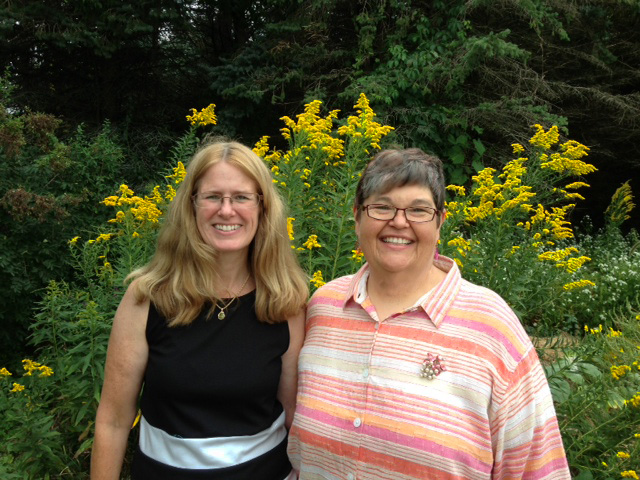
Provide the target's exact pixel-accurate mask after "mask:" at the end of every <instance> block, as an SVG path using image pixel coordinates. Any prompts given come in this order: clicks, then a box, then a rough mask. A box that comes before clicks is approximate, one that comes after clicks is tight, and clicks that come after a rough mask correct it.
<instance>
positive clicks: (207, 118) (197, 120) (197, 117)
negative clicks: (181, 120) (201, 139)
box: [187, 103, 218, 127]
mask: <svg viewBox="0 0 640 480" xmlns="http://www.w3.org/2000/svg"><path fill="white" fill-rule="evenodd" d="M215 108H216V106H215V104H213V103H212V104H210V105H209V106H208V107H205V108H203V109H202V110H201V111H200V112H198V111H197V110H196V109H195V108H192V109H191V115H187V120H188V121H189V122H190V123H191V125H193V126H196V127H204V126H206V125H215V124H217V123H218V119H217V117H216V114H215V111H214V110H215Z"/></svg>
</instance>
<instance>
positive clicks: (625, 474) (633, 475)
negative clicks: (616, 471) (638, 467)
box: [620, 470, 640, 480]
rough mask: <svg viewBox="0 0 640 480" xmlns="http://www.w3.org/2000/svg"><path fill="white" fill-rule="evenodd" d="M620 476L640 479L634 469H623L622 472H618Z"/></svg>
mask: <svg viewBox="0 0 640 480" xmlns="http://www.w3.org/2000/svg"><path fill="white" fill-rule="evenodd" d="M620 476H621V477H622V478H634V479H635V480H640V478H638V474H637V473H636V471H635V470H625V471H623V472H620Z"/></svg>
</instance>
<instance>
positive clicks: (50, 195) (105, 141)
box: [0, 80, 123, 360]
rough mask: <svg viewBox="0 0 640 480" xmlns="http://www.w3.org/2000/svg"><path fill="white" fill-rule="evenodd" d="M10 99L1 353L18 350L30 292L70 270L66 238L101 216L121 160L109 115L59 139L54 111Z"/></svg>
mask: <svg viewBox="0 0 640 480" xmlns="http://www.w3.org/2000/svg"><path fill="white" fill-rule="evenodd" d="M4 81H5V82H6V80H4ZM7 85H8V84H5V85H4V87H7ZM9 104H10V97H7V100H6V103H3V104H2V105H0V112H1V114H0V251H1V252H2V254H0V269H2V271H3V274H4V276H5V279H6V285H7V287H6V289H5V292H4V294H3V300H4V301H3V305H2V306H1V308H0V322H2V323H3V325H5V328H4V329H3V332H2V335H1V336H0V351H2V352H3V353H2V355H0V360H5V358H4V357H3V355H8V354H10V353H15V352H16V351H19V349H20V347H21V344H22V341H23V336H24V334H25V330H26V326H27V320H28V318H29V316H30V314H31V312H30V309H31V308H32V306H33V302H34V301H35V300H36V298H37V294H36V293H35V292H36V291H37V290H39V289H42V288H44V287H45V286H46V285H47V283H48V282H49V281H50V280H52V279H55V278H58V279H67V280H69V279H70V278H71V277H70V276H71V273H72V270H71V268H70V267H69V266H68V265H66V264H65V262H64V258H65V257H66V252H67V245H66V243H67V241H68V240H69V239H70V238H71V237H72V236H73V235H74V234H75V233H76V232H78V231H81V230H84V229H91V228H95V227H94V226H95V225H98V224H100V223H102V222H104V221H105V220H106V216H105V214H104V211H102V210H101V209H100V208H99V206H98V201H99V200H100V199H101V198H103V197H104V196H105V195H106V193H107V192H109V191H111V190H112V189H113V186H114V180H113V179H114V178H116V177H117V176H118V175H119V172H120V169H121V165H122V161H123V154H122V150H121V149H120V147H119V146H118V145H117V144H116V143H114V140H113V139H112V136H113V133H112V130H111V127H110V124H109V123H105V124H104V125H103V127H102V129H101V131H100V132H98V133H97V134H94V135H88V134H86V133H85V132H84V130H83V128H82V127H78V129H77V130H76V131H75V133H73V134H72V135H71V136H69V138H68V139H67V140H61V139H60V138H59V137H58V136H56V132H57V130H58V129H59V127H60V124H61V122H60V120H59V119H56V118H55V117H53V116H51V115H47V114H42V113H34V112H30V111H27V112H24V113H13V112H12V110H11V109H10V108H7V107H6V106H7V105H9Z"/></svg>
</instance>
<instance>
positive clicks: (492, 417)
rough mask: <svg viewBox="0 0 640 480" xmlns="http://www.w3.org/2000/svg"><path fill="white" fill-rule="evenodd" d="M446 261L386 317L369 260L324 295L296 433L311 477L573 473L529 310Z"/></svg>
mask: <svg viewBox="0 0 640 480" xmlns="http://www.w3.org/2000/svg"><path fill="white" fill-rule="evenodd" d="M437 266H438V267H439V268H441V269H442V270H444V271H446V272H448V273H447V276H446V279H445V280H444V281H443V282H442V283H440V284H439V285H438V286H436V287H435V288H434V289H432V290H431V291H430V292H428V293H427V294H425V295H424V296H423V297H422V298H421V299H420V300H419V301H418V302H417V303H416V305H415V306H414V307H412V308H410V309H407V310H405V311H403V312H401V313H398V314H395V315H392V316H391V317H389V318H386V319H379V318H378V316H377V314H376V311H375V308H374V306H373V305H372V304H371V302H370V300H369V298H368V296H367V290H366V280H367V277H368V273H369V272H368V267H367V265H365V266H363V268H362V269H361V270H360V271H359V272H358V273H357V274H356V275H350V276H346V277H342V278H339V279H337V280H334V281H332V282H330V283H328V284H326V285H325V286H323V287H322V288H320V289H319V290H318V291H317V292H316V293H315V294H314V296H313V298H312V299H311V301H310V303H309V307H308V313H307V327H306V328H307V336H306V339H305V344H304V347H303V349H302V351H301V354H300V361H299V374H300V381H299V390H298V400H297V401H298V403H297V408H296V415H295V419H294V422H293V426H292V428H291V432H290V435H289V456H290V458H291V461H292V463H293V466H294V468H295V469H297V470H298V471H299V473H300V478H301V479H303V480H304V479H344V480H356V479H363V480H364V479H388V480H408V479H521V478H524V479H543V478H544V479H568V478H571V477H570V475H569V469H568V466H567V461H566V457H565V452H564V448H563V445H562V439H561V437H560V432H559V429H558V423H557V420H556V415H555V410H554V407H553V400H552V398H551V394H550V392H549V387H548V385H547V381H546V378H545V376H544V372H543V370H542V367H541V365H540V362H539V361H538V357H537V354H536V351H535V349H534V347H533V345H532V344H531V341H530V340H529V337H528V336H527V334H526V332H525V331H524V329H523V327H522V325H521V324H520V322H519V320H518V318H517V317H516V316H515V314H514V313H513V312H512V310H511V309H510V308H509V307H508V305H507V304H506V303H505V302H504V300H503V299H502V298H500V296H498V295H497V294H496V293H494V292H492V291H491V290H488V289H486V288H483V287H479V286H477V285H473V284H472V283H469V282H467V281H466V280H463V279H462V278H461V276H460V272H459V270H458V267H457V265H456V264H455V263H454V262H452V261H451V260H450V259H448V258H446V257H442V256H440V259H439V260H438V261H437ZM440 367H442V368H443V369H442V370H440ZM430 368H431V371H430V372H429V371H426V372H425V369H426V370H429V369H430ZM429 373H430V374H429Z"/></svg>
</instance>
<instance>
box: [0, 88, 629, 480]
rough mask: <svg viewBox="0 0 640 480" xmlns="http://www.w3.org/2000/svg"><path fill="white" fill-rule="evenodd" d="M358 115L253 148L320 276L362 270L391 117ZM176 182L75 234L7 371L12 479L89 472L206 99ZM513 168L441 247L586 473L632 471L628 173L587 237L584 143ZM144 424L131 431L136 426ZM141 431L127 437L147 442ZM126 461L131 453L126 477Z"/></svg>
mask: <svg viewBox="0 0 640 480" xmlns="http://www.w3.org/2000/svg"><path fill="white" fill-rule="evenodd" d="M354 109H355V112H354V114H353V115H349V116H347V117H346V118H345V117H344V116H341V115H340V112H338V111H336V110H332V111H324V110H323V108H322V104H321V102H319V101H312V102H310V103H309V104H307V105H306V106H305V108H304V111H303V112H302V113H300V114H298V115H297V116H296V117H295V120H293V119H291V118H289V117H283V118H282V119H281V120H282V122H283V126H282V128H281V135H282V138H283V140H284V141H285V143H286V145H287V147H286V148H285V149H282V150H281V149H278V148H276V147H273V146H270V144H269V142H270V140H271V139H270V138H269V137H268V136H263V137H261V138H260V140H259V141H258V142H257V144H256V145H255V148H254V151H256V153H258V154H259V155H260V156H262V157H263V158H264V159H265V162H267V164H268V165H270V166H271V171H272V173H273V181H274V183H277V184H278V187H279V188H280V189H281V191H282V193H283V195H284V196H285V197H287V198H288V200H289V202H290V205H291V210H290V214H291V215H292V216H291V217H289V225H288V234H289V238H290V239H291V242H292V248H294V249H296V251H297V252H298V255H299V259H300V262H301V264H302V265H303V266H304V267H305V269H306V270H307V272H308V274H309V277H310V282H311V284H312V286H313V287H318V286H320V285H322V284H323V283H325V281H328V280H329V279H331V278H334V277H337V276H341V275H344V274H348V273H351V272H354V271H355V270H356V269H357V268H358V267H359V266H360V264H361V262H362V260H363V259H362V254H361V253H359V252H358V250H357V249H356V248H355V245H356V243H355V235H354V230H353V217H352V211H351V208H352V201H353V199H352V196H353V194H354V187H355V184H356V183H357V180H358V174H359V172H360V171H361V170H362V168H363V167H364V165H365V164H366V162H367V158H368V157H369V156H370V155H371V154H373V153H374V152H375V151H377V150H378V149H380V148H382V145H384V144H385V143H386V142H387V141H389V140H390V138H389V136H390V135H392V132H393V128H392V127H391V126H386V125H383V124H382V123H380V122H379V121H378V119H377V116H376V114H375V112H374V111H373V110H372V108H371V106H370V105H369V101H368V99H367V97H366V96H365V95H364V94H362V95H360V97H359V99H358V102H357V103H356V104H355V105H354ZM188 118H189V119H190V120H191V122H192V126H191V128H190V130H189V131H188V132H187V133H186V134H185V135H183V136H182V137H181V138H180V139H179V140H178V141H177V142H176V144H175V146H174V148H173V151H172V154H171V155H170V157H169V158H170V160H171V163H172V164H173V165H175V166H174V167H173V169H167V171H166V172H165V175H164V180H163V181H162V182H160V183H159V184H158V185H156V186H149V187H147V188H146V189H143V191H142V193H137V192H136V191H134V190H133V189H131V188H130V187H129V186H128V185H127V184H121V185H120V186H119V187H118V188H114V189H113V191H112V192H111V193H112V195H109V196H107V197H106V198H104V199H102V201H101V202H100V203H101V204H102V207H103V208H102V210H103V212H106V213H108V215H107V216H108V217H110V218H109V219H108V220H106V221H104V222H103V223H101V224H99V225H98V226H97V227H95V228H94V229H93V230H89V231H86V232H85V233H84V234H83V235H76V236H74V237H73V238H70V239H69V240H67V242H66V243H67V244H68V248H69V253H68V255H67V259H68V260H69V263H70V265H71V266H72V268H73V271H74V274H73V281H72V282H64V281H51V282H50V283H49V285H48V287H47V288H46V292H45V295H44V297H43V298H42V300H41V301H40V302H39V306H38V308H37V311H36V314H35V316H34V318H33V320H32V323H31V325H30V332H31V333H30V345H31V347H32V353H33V355H26V356H25V358H23V359H22V360H21V362H18V361H16V359H14V362H13V363H10V364H9V368H7V367H2V369H0V382H1V383H2V385H1V387H2V388H1V389H0V408H2V410H3V412H5V422H3V424H2V425H1V426H0V436H1V437H2V438H3V439H4V440H5V441H4V442H3V443H2V444H0V474H2V476H3V478H7V479H12V478H16V479H17V478H65V477H70V478H84V477H86V474H87V470H88V461H89V452H90V448H91V443H92V432H93V426H94V415H95V410H96V408H97V404H98V402H99V396H100V387H101V383H102V377H103V365H104V359H105V355H106V344H107V338H108V335H109V330H110V324H111V319H112V317H113V314H114V313H115V309H116V307H117V303H118V302H119V299H120V297H121V295H122V294H123V290H124V286H123V279H124V277H125V276H126V275H127V273H128V272H130V271H131V270H132V269H134V268H136V267H138V266H140V265H142V264H144V263H145V262H146V261H147V260H148V259H149V256H150V255H151V253H152V252H153V249H154V245H155V238H156V234H157V231H158V227H159V226H160V225H161V223H162V219H163V213H164V211H165V210H166V208H167V205H168V204H169V203H170V202H171V201H172V199H173V197H174V195H175V188H176V186H177V184H179V183H180V182H181V181H182V179H183V178H184V175H185V169H184V163H183V160H184V159H185V157H188V154H189V153H190V152H192V151H193V149H194V147H195V144H196V142H197V139H198V138H199V136H200V135H199V132H202V130H203V128H204V129H206V130H208V129H210V128H211V127H209V125H212V124H215V122H216V116H215V114H214V111H213V106H212V105H210V106H209V107H207V108H206V109H203V111H202V112H196V111H194V112H193V115H190V116H189V117H188ZM512 150H513V152H514V155H512V156H513V157H514V158H513V159H512V160H511V161H510V162H508V163H507V164H506V165H505V166H504V167H503V169H502V171H501V173H499V172H498V171H497V170H495V169H493V168H490V167H487V168H483V169H482V170H481V171H480V172H478V173H477V175H474V176H473V178H472V184H471V186H470V187H469V188H468V189H466V188H464V187H463V186H461V185H451V186H450V187H449V190H450V191H451V192H453V196H454V198H452V199H450V200H449V201H448V202H447V205H446V206H447V209H448V212H449V213H448V216H447V220H446V221H445V223H444V226H443V232H442V241H441V245H440V248H441V250H442V252H443V253H446V254H447V255H450V256H452V257H453V258H454V259H455V261H456V262H458V264H459V265H460V267H461V269H462V272H463V275H464V276H465V277H467V278H469V279H471V280H473V281H475V282H477V283H480V284H483V285H488V286H491V287H492V288H493V289H494V290H496V291H497V292H499V293H500V294H501V295H502V296H503V297H504V298H505V299H506V300H507V301H508V302H509V303H510V304H511V305H512V306H513V308H514V309H515V310H516V311H517V312H518V313H519V315H520V318H521V320H522V322H523V324H524V325H525V328H527V330H528V331H529V332H530V333H531V334H532V335H533V336H534V338H535V339H536V343H537V346H538V348H539V351H540V355H541V357H542V359H543V362H544V365H545V369H546V373H547V377H548V379H549V383H550V386H551V389H552V393H553V395H554V399H555V402H556V408H557V412H558V418H559V421H560V425H561V429H562V433H563V436H564V438H565V442H566V446H567V455H568V458H569V462H570V465H571V468H572V472H573V474H574V475H575V476H576V478H581V479H590V478H602V479H608V478H624V477H628V478H636V477H635V476H637V473H636V472H637V471H639V472H640V464H638V459H639V458H640V414H639V413H640V354H639V353H638V352H639V351H640V296H639V294H638V290H637V285H639V284H640V252H639V251H638V247H639V246H640V238H639V237H638V234H637V233H636V231H635V230H631V232H630V233H626V234H625V233H623V232H622V231H621V228H620V227H621V225H622V224H623V223H624V221H625V220H628V218H629V215H630V213H631V212H632V211H633V209H634V206H635V205H634V203H633V194H632V192H631V191H630V189H629V187H628V185H623V186H622V187H620V188H619V189H618V191H617V192H616V194H615V195H614V196H613V198H612V199H611V202H610V204H609V207H608V209H607V224H606V227H604V229H603V230H601V231H598V232H596V234H595V235H594V236H585V237H584V238H583V239H576V237H575V235H574V234H573V227H572V224H571V222H570V221H569V220H568V218H567V213H568V212H569V211H570V210H571V208H573V205H574V204H575V203H576V202H577V201H580V200H581V199H582V195H580V194H577V193H576V192H575V190H577V189H586V188H588V184H587V183H585V182H584V181H582V177H584V176H587V175H589V174H590V172H591V171H592V170H593V168H594V167H593V166H592V165H591V164H589V163H588V162H587V161H585V160H586V156H587V155H588V149H587V148H586V147H585V146H584V145H582V144H579V143H578V142H575V141H573V140H566V141H562V140H561V139H560V137H559V135H558V130H557V127H555V126H554V127H551V128H550V129H548V130H545V129H544V128H542V127H540V126H537V132H536V133H535V134H534V135H533V137H531V139H530V140H529V141H528V142H526V143H525V144H524V145H523V144H514V145H512ZM132 430H135V429H134V428H133V427H132ZM135 436H136V435H135V433H134V434H133V435H132V436H131V438H132V439H134V440H133V441H135ZM127 467H128V463H127V464H126V465H125V477H126V475H127V474H126V472H127Z"/></svg>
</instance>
